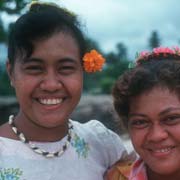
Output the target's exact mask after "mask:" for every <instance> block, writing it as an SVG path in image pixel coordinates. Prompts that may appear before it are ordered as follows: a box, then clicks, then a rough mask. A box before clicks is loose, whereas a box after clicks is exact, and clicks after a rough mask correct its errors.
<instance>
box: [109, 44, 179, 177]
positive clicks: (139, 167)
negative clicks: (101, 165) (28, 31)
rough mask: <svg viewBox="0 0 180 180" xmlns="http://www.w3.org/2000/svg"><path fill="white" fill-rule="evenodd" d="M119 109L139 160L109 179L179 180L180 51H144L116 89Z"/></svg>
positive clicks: (112, 171) (117, 169)
mask: <svg viewBox="0 0 180 180" xmlns="http://www.w3.org/2000/svg"><path fill="white" fill-rule="evenodd" d="M112 94H113V97H114V107H115V110H116V111H117V113H118V115H119V117H120V119H121V120H122V121H123V123H124V125H125V126H126V127H127V129H128V132H129V135H130V138H131V141H132V144H133V146H134V149H135V150H136V152H137V153H138V155H139V158H138V159H137V160H136V161H135V162H134V163H131V162H130V163H124V164H122V162H121V163H117V164H116V165H115V166H114V167H112V168H111V169H110V170H109V171H108V173H107V177H106V179H107V180H125V179H129V180H170V179H172V180H179V179H180V48H178V47H174V48H164V47H159V48H155V49H153V51H152V52H142V53H140V55H139V57H138V58H137V60H136V63H135V65H134V67H132V69H129V70H128V71H127V72H125V73H124V74H123V75H122V76H121V77H119V79H118V80H117V81H116V83H115V85H114V87H113V92H112Z"/></svg>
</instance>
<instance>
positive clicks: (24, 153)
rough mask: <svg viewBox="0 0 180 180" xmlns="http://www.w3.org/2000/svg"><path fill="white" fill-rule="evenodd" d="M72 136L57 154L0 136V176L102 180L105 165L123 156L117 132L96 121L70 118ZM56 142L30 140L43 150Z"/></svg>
mask: <svg viewBox="0 0 180 180" xmlns="http://www.w3.org/2000/svg"><path fill="white" fill-rule="evenodd" d="M72 124H73V130H72V139H71V144H70V146H68V148H67V150H66V151H65V152H64V154H63V155H62V156H60V157H54V158H46V157H43V156H42V155H39V154H37V153H35V152H33V151H32V150H31V149H30V148H29V147H28V146H27V145H26V144H24V143H22V142H21V141H17V140H12V139H8V138H4V137H0V180H103V175H104V173H105V171H106V169H107V168H108V167H109V166H111V165H112V164H113V163H115V162H116V161H117V160H119V159H120V158H121V159H125V158H127V151H126V150H125V148H124V146H123V145H122V141H121V139H120V137H119V136H118V135H116V134H115V133H113V132H112V131H110V130H108V129H107V128H106V127H105V126H104V125H103V124H101V123H100V122H99V121H96V120H91V121H89V122H88V123H85V124H81V123H79V122H76V121H72ZM65 141H66V137H64V138H63V139H62V140H61V141H57V142H46V143H44V142H43V143H40V142H33V143H35V144H36V145H37V146H39V147H40V148H43V149H44V150H47V151H57V150H58V149H59V148H61V147H62V145H63V144H64V142H65Z"/></svg>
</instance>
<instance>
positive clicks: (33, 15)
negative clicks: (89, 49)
mask: <svg viewBox="0 0 180 180" xmlns="http://www.w3.org/2000/svg"><path fill="white" fill-rule="evenodd" d="M57 32H63V33H68V34H70V35H72V37H73V38H74V39H75V40H76V42H77V45H78V46H79V53H80V56H81V57H82V56H83V55H84V53H85V51H86V46H85V38H84V35H83V32H82V30H81V29H80V23H79V21H78V19H77V16H76V15H75V14H73V13H71V12H69V11H68V10H66V9H64V8H60V7H58V6H57V5H56V4H52V3H51V4H50V3H38V2H37V3H33V4H32V5H31V7H30V9H29V11H28V12H27V13H25V14H23V15H22V16H20V18H19V19H18V20H17V21H16V22H15V23H14V24H13V25H12V28H11V30H10V34H9V42H8V59H9V62H10V63H11V64H12V67H13V66H14V62H15V60H16V57H17V56H18V55H21V57H30V56H31V54H32V52H33V49H34V45H33V44H34V42H36V41H38V40H40V39H45V38H48V37H50V36H51V35H53V34H54V33H57Z"/></svg>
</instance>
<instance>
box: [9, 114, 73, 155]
mask: <svg viewBox="0 0 180 180" xmlns="http://www.w3.org/2000/svg"><path fill="white" fill-rule="evenodd" d="M13 120H14V116H13V115H10V116H9V125H10V126H11V128H12V130H13V132H14V133H15V134H16V135H17V136H18V138H19V139H20V140H21V142H23V143H25V144H27V145H28V146H29V147H30V148H31V149H32V150H33V151H34V152H36V153H37V154H40V155H42V156H44V157H47V158H52V157H59V156H61V155H63V153H64V152H65V151H66V150H67V147H68V145H69V144H70V141H71V133H72V132H71V131H72V129H73V126H72V124H71V123H70V122H69V124H68V134H67V139H66V142H65V143H64V145H63V146H62V148H61V149H60V150H58V151H56V152H48V151H45V150H43V149H41V148H39V147H37V146H36V145H35V144H33V143H31V142H30V141H29V140H28V139H27V138H26V137H25V136H24V134H23V133H22V132H19V131H18V129H17V127H16V126H15V124H14V121H13Z"/></svg>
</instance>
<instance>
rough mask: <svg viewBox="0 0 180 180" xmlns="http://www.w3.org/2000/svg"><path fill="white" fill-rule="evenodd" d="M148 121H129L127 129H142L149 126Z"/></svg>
mask: <svg viewBox="0 0 180 180" xmlns="http://www.w3.org/2000/svg"><path fill="white" fill-rule="evenodd" d="M149 124H150V123H149V121H147V120H143V119H137V120H130V121H129V127H130V128H137V129H142V128H146V127H148V126H149Z"/></svg>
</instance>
